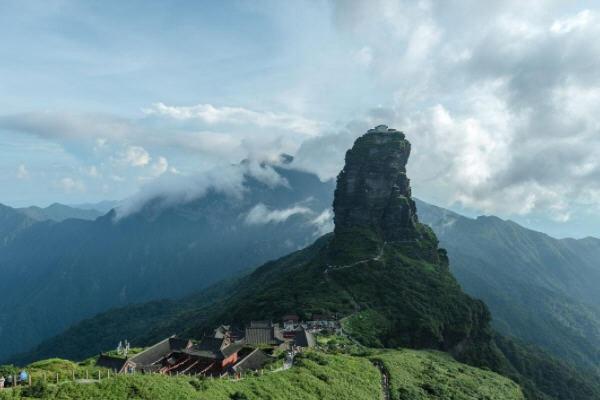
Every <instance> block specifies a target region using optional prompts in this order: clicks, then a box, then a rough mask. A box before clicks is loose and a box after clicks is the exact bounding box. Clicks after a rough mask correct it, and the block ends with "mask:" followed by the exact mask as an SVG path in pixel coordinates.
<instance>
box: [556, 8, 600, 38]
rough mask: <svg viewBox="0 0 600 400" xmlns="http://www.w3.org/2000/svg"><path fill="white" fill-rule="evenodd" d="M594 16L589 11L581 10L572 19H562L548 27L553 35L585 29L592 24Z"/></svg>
mask: <svg viewBox="0 0 600 400" xmlns="http://www.w3.org/2000/svg"><path fill="white" fill-rule="evenodd" d="M595 19H596V15H595V14H594V13H592V12H591V11H590V10H583V11H580V12H579V13H577V14H576V15H574V16H572V17H567V18H562V19H558V20H556V21H554V22H553V23H552V26H551V27H550V31H552V32H554V33H560V34H564V33H569V32H571V31H573V30H576V29H582V28H585V27H586V26H587V25H589V24H591V23H594V21H595Z"/></svg>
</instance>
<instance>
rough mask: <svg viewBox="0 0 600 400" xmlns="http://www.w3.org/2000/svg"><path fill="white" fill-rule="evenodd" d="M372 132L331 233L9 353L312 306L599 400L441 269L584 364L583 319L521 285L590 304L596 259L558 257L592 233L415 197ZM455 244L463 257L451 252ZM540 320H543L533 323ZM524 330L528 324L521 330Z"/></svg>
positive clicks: (137, 337) (392, 145)
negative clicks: (548, 230)
mask: <svg viewBox="0 0 600 400" xmlns="http://www.w3.org/2000/svg"><path fill="white" fill-rule="evenodd" d="M380 128H381V127H378V128H376V129H375V130H371V131H369V133H368V134H366V135H365V136H363V137H361V138H359V139H358V140H357V142H356V143H355V146H354V147H353V149H352V150H351V151H349V152H348V153H347V155H346V166H345V168H344V170H343V171H342V172H341V173H340V175H339V177H338V180H337V189H336V191H335V200H334V203H333V204H334V220H335V230H334V232H333V233H331V234H327V235H324V236H322V237H321V238H319V239H318V240H317V241H316V242H315V243H314V244H312V245H310V246H308V247H306V248H304V249H302V250H300V251H296V252H292V253H290V254H289V255H287V256H285V257H283V258H280V259H278V260H275V261H270V262H268V263H266V264H264V265H262V266H261V267H259V268H257V269H256V270H254V271H248V272H247V273H243V274H239V273H238V276H237V277H236V278H234V279H229V280H224V281H221V282H220V283H219V284H217V285H213V286H211V287H209V288H208V289H205V290H200V291H197V292H196V293H195V294H193V295H191V296H188V297H185V298H183V299H182V300H177V301H155V302H150V303H146V304H141V305H134V306H128V307H124V308H120V309H114V310H111V311H108V312H106V313H103V314H100V315H98V316H96V317H94V318H91V319H88V320H85V321H83V322H81V323H79V324H76V325H74V326H73V327H71V328H70V329H68V330H67V331H66V332H65V333H63V334H62V335H60V336H56V337H55V338H52V339H50V340H47V341H45V342H44V343H42V344H41V345H40V346H38V347H37V348H35V349H34V350H33V351H32V352H30V353H28V354H24V355H22V356H20V357H18V358H15V360H16V361H28V360H30V359H31V358H46V357H50V356H63V357H64V356H66V357H73V358H83V357H86V356H89V355H92V354H93V353H95V352H97V351H100V350H106V349H107V348H110V346H111V343H113V345H114V343H116V342H117V341H118V340H120V339H122V338H125V337H126V338H128V339H130V340H131V341H132V342H133V343H134V344H135V345H148V344H150V343H152V342H153V341H155V340H156V339H158V338H162V337H164V336H166V335H170V334H171V333H173V332H179V333H181V334H182V335H185V336H187V335H189V336H192V337H201V336H202V334H203V333H204V332H206V331H208V330H210V329H211V328H212V327H214V326H216V325H217V324H221V323H232V324H243V323H245V322H247V321H249V320H251V319H263V318H268V319H269V318H270V319H274V320H278V319H280V318H281V317H282V316H283V315H284V314H287V313H290V312H292V313H296V314H298V315H300V316H301V317H303V318H308V317H309V316H310V315H311V314H313V313H320V314H330V315H334V314H335V315H338V316H341V317H344V319H343V322H342V324H343V326H344V329H345V331H346V332H347V333H349V334H350V335H351V336H352V337H353V338H355V339H357V340H359V341H361V342H362V343H363V344H365V345H367V346H369V347H398V346H401V347H412V348H417V349H420V348H428V349H437V350H442V351H446V352H449V353H450V354H452V355H453V356H455V357H456V358H458V359H459V360H462V361H464V362H466V363H469V364H471V365H474V366H477V367H483V368H488V369H491V370H494V371H496V372H499V373H501V374H503V375H505V376H508V377H510V378H512V379H513V380H515V381H516V382H518V383H519V384H520V385H521V387H522V388H523V390H524V392H525V394H526V397H527V399H546V400H547V399H556V400H559V399H580V400H583V399H590V400H592V399H597V398H599V397H600V386H599V385H598V384H597V382H596V381H597V376H598V375H596V376H594V373H595V372H596V371H594V370H593V369H591V368H585V367H584V368H581V369H580V370H579V371H576V370H575V369H573V368H572V367H570V366H568V365H567V364H565V363H563V362H561V361H557V360H556V359H554V358H552V357H550V356H548V355H547V354H546V353H544V352H543V351H540V350H538V349H537V348H536V347H532V346H529V345H526V344H522V343H520V341H515V340H513V339H510V338H507V337H505V336H502V335H498V334H496V333H495V332H494V331H493V330H492V329H491V326H490V318H491V316H490V313H489V311H488V308H487V306H486V305H485V304H484V303H483V302H481V301H479V300H476V299H473V298H472V297H470V296H468V295H467V294H465V293H464V292H463V291H462V288H461V287H460V286H459V285H458V283H457V281H456V280H455V278H454V277H453V275H452V273H451V269H449V264H450V265H451V266H452V267H451V268H452V271H456V274H457V275H460V276H462V282H463V284H464V287H465V288H470V291H479V293H480V296H481V297H482V298H484V299H487V298H489V299H491V300H492V303H493V304H494V306H493V307H492V315H494V313H495V312H496V311H495V310H498V317H497V318H496V326H498V327H499V328H500V329H502V330H503V332H505V333H508V334H514V335H517V336H519V337H520V338H521V339H522V340H523V341H529V342H530V343H538V344H541V345H543V346H545V347H546V349H547V350H551V351H554V353H555V354H557V355H560V356H562V357H563V358H564V359H567V360H570V361H574V362H576V363H578V364H579V366H585V365H588V366H589V365H592V364H591V363H592V362H593V359H584V358H581V357H579V356H580V353H579V350H580V349H581V348H579V347H577V346H576V343H575V340H576V337H575V334H576V333H577V332H579V331H580V330H581V329H583V328H584V325H583V324H584V322H585V321H583V320H581V321H572V322H571V324H569V323H568V321H567V322H565V320H566V319H567V318H568V316H565V315H562V314H561V313H562V312H567V311H568V310H566V309H560V308H558V307H557V306H556V305H552V304H550V303H551V301H552V298H551V297H540V298H539V299H535V300H536V301H538V300H539V304H537V303H536V302H535V301H534V300H529V302H524V300H523V299H527V298H528V297H529V293H528V292H529V291H531V293H533V294H534V295H535V294H536V293H537V292H538V291H540V292H543V291H544V290H547V291H549V292H552V293H555V294H558V293H563V295H564V296H568V295H571V296H572V295H573V294H575V293H577V294H578V296H579V297H577V299H578V300H572V307H587V306H584V305H583V304H585V303H584V300H585V301H589V300H592V299H593V294H592V292H591V291H590V290H589V288H590V285H592V283H591V282H587V283H584V282H583V281H582V278H583V276H584V275H585V274H587V275H589V279H590V280H594V279H596V278H597V276H596V275H595V269H594V266H593V262H591V263H589V264H586V265H582V266H579V264H577V265H575V263H578V261H577V260H574V261H573V263H571V264H568V263H564V260H563V258H569V257H571V256H572V255H571V254H570V253H569V252H578V251H579V246H580V245H583V246H589V245H590V243H592V244H594V245H595V244H596V242H594V241H592V242H590V241H589V240H583V241H569V240H567V241H557V240H555V239H551V238H549V237H547V236H545V235H543V234H540V233H537V232H532V231H529V230H527V229H525V228H522V227H520V226H518V225H516V224H514V223H512V222H510V221H502V220H500V219H498V218H495V217H481V218H478V219H476V220H473V219H469V218H465V217H462V216H460V215H457V214H454V213H452V212H449V211H447V210H443V209H440V208H437V207H434V206H431V205H427V204H425V203H422V202H418V203H417V204H416V206H415V203H414V202H413V200H412V198H411V194H410V186H409V182H408V179H407V178H406V175H405V171H404V165H405V163H406V160H407V158H408V154H409V152H410V144H409V143H408V142H407V141H405V140H404V136H403V135H401V134H400V133H398V132H396V131H392V130H389V131H388V130H387V127H385V130H382V129H380ZM213 207H214V204H213ZM417 209H418V210H419V214H420V215H422V217H421V219H420V220H421V221H427V220H429V221H431V224H432V225H433V226H434V227H436V229H438V230H439V231H440V232H442V243H443V244H445V245H447V247H448V249H449V250H450V254H449V259H448V257H447V253H446V251H445V250H443V249H440V248H439V247H438V241H437V238H436V235H435V234H434V233H433V231H432V230H431V229H430V228H429V227H427V226H425V225H423V224H422V223H420V222H419V219H418V218H417ZM467 241H468V242H471V243H470V245H469V246H470V247H468V246H466V245H465V244H464V243H463V242H467ZM454 246H457V247H458V250H460V251H465V252H466V253H468V256H469V257H471V258H468V257H466V256H462V257H461V253H460V251H458V250H455V247H454ZM594 248H595V246H590V249H588V250H589V252H588V253H585V255H584V254H583V251H582V253H581V254H579V256H580V257H581V260H580V262H582V261H583V260H585V259H587V258H589V260H590V261H592V260H593V254H594V253H593V251H594V250H593V249H594ZM454 252H456V254H454ZM559 254H562V257H559ZM557 257H558V258H557ZM455 258H456V260H455ZM449 260H450V261H449ZM556 260H559V261H561V260H562V261H563V262H562V263H561V262H558V261H556ZM490 264H493V265H490ZM571 269H575V270H577V271H572V270H571ZM230 275H232V274H231V273H230ZM515 275H517V276H515ZM494 300H495V302H494ZM503 306H504V307H506V308H507V310H503V308H502V307H503ZM553 306H554V312H552V310H553V309H552V307H553ZM523 307H525V308H527V307H532V309H531V310H529V309H527V310H523V309H522V308H523ZM534 307H539V310H536V309H535V308H534ZM589 307H593V304H591V303H590V304H589ZM502 311H505V313H502ZM581 315H583V314H581ZM534 316H535V317H536V318H537V319H536V318H533V317H534ZM545 318H546V319H548V321H546V322H547V323H548V325H544V324H542V323H541V321H542V320H543V319H545ZM575 322H577V323H579V324H581V325H580V326H579V328H578V327H577V326H575ZM561 323H563V326H568V327H569V328H571V330H565V332H567V333H568V335H566V336H565V338H566V339H565V341H564V342H563V339H562V338H561V337H559V338H554V337H553V336H552V331H551V330H546V329H547V328H550V327H554V326H560V324H561ZM504 325H506V326H504ZM526 327H530V329H532V330H537V333H536V331H533V333H531V332H529V334H530V336H526V333H527V332H525V330H526V329H525V328H526ZM509 328H510V329H513V330H507V329H509ZM521 328H522V329H523V330H521ZM590 338H591V336H590ZM548 339H549V340H554V341H555V342H556V343H560V344H561V345H562V347H561V348H560V349H552V348H550V346H548V344H547V343H545V342H544V340H548ZM432 368H434V367H433V366H432ZM542 372H543V373H542Z"/></svg>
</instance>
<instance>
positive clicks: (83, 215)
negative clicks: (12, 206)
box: [17, 203, 108, 222]
mask: <svg viewBox="0 0 600 400" xmlns="http://www.w3.org/2000/svg"><path fill="white" fill-rule="evenodd" d="M17 211H19V212H21V213H23V214H25V215H26V216H27V217H29V218H31V219H33V220H36V221H47V220H50V221H56V222H62V221H64V220H67V219H84V220H89V221H92V220H95V219H96V218H98V217H100V216H102V215H104V214H106V212H107V211H108V210H106V211H104V212H102V211H100V210H98V209H96V208H78V207H72V206H65V205H63V204H59V203H54V204H51V205H49V206H48V207H45V208H41V207H36V206H32V207H25V208H17Z"/></svg>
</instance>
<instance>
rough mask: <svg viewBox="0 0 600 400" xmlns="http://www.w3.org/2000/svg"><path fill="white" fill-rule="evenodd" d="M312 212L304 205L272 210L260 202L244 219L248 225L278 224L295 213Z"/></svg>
mask: <svg viewBox="0 0 600 400" xmlns="http://www.w3.org/2000/svg"><path fill="white" fill-rule="evenodd" d="M311 212H312V211H311V210H310V209H309V208H307V207H302V206H294V207H290V208H285V209H282V210H271V209H269V208H268V207H267V206H266V205H264V204H262V203H258V204H257V205H255V206H254V207H252V209H251V210H250V211H249V212H248V214H247V215H246V218H245V219H244V221H245V222H246V224H248V225H264V224H270V223H275V224H278V223H281V222H285V221H287V220H288V218H290V217H292V216H294V215H299V214H310V213H311Z"/></svg>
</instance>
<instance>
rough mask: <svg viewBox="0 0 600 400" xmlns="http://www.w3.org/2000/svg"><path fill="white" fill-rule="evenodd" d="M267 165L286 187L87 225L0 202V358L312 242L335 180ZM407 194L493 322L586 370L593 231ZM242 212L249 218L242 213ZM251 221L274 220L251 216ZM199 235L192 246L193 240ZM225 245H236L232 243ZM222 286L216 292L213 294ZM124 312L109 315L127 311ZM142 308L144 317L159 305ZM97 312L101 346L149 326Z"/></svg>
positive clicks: (593, 321)
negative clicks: (537, 224)
mask: <svg viewBox="0 0 600 400" xmlns="http://www.w3.org/2000/svg"><path fill="white" fill-rule="evenodd" d="M277 171H278V172H279V173H280V174H282V175H283V176H285V177H286V179H287V181H288V183H289V185H288V187H278V188H270V187H268V185H264V184H261V183H260V182H258V181H255V180H252V179H251V178H250V179H249V180H248V181H247V182H246V187H247V188H248V191H247V192H246V194H245V196H244V199H243V200H236V201H232V199H229V200H228V201H226V202H223V201H221V200H222V197H220V196H222V195H219V194H216V193H213V194H210V195H208V196H207V197H206V198H203V199H200V200H198V201H196V202H194V203H190V204H187V205H179V206H177V207H174V208H172V209H168V210H161V211H160V212H158V211H157V210H153V209H152V207H151V205H148V206H147V207H146V208H145V209H143V210H142V211H141V212H140V213H138V214H134V215H131V216H130V217H128V218H126V219H124V220H122V221H119V222H118V223H116V224H115V223H114V222H113V218H114V215H112V214H109V215H107V216H104V217H102V218H100V219H99V220H97V221H82V220H69V221H64V222H62V223H57V222H54V221H51V220H50V218H46V220H45V221H42V222H40V221H38V220H36V219H34V218H32V217H31V216H29V215H27V213H24V212H23V211H22V210H15V209H11V208H9V207H2V206H0V243H2V245H1V246H0V269H2V275H3V277H5V278H8V277H12V278H11V279H3V280H2V282H0V287H1V288H2V290H3V293H6V297H4V296H3V303H2V304H0V309H1V312H0V338H2V341H1V342H0V343H6V344H7V345H6V347H4V346H3V345H0V360H1V359H2V358H4V359H6V358H7V357H9V356H10V355H11V354H15V353H16V352H22V351H25V350H28V349H30V348H32V347H33V346H34V345H36V344H37V343H40V342H41V341H42V340H44V339H45V338H49V337H50V336H52V335H54V334H58V333H60V332H61V331H63V330H64V329H65V328H67V327H68V326H69V325H71V324H73V323H76V322H78V321H80V320H81V319H83V318H88V317H91V316H93V315H94V314H95V313H97V312H102V311H104V310H108V309H109V308H111V307H114V306H122V305H127V304H130V303H140V302H143V301H146V300H153V299H160V298H172V299H174V298H178V297H181V296H185V295H186V294H189V293H192V292H194V291H197V290H198V289H201V288H203V287H206V286H207V285H209V284H211V283H213V282H216V281H218V280H219V279H221V278H226V277H228V276H232V275H235V274H239V273H241V272H243V271H244V270H245V269H247V268H248V271H250V269H249V268H251V267H252V266H256V265H259V264H260V263H261V262H264V261H267V260H268V259H271V258H276V257H278V256H281V255H283V254H285V253H286V252H289V251H290V250H294V249H297V248H300V247H302V246H304V245H306V244H308V243H310V242H311V241H312V240H313V239H314V238H315V237H316V232H317V230H318V229H317V225H315V224H316V223H317V222H316V221H315V220H317V217H319V216H321V218H320V219H319V221H320V223H323V224H325V225H326V223H327V220H328V218H329V217H331V215H329V216H328V215H327V213H325V214H323V215H321V214H322V213H323V211H325V210H328V209H329V206H330V204H331V200H332V198H333V188H334V186H333V183H332V182H326V183H322V182H320V181H319V180H318V179H317V178H316V177H315V176H313V175H311V174H308V173H304V172H300V171H294V170H290V169H278V170H277ZM223 204H226V206H223ZM416 204H417V209H418V213H419V218H420V221H422V222H424V223H426V224H428V225H430V226H431V227H432V228H433V230H434V232H435V233H436V235H437V236H438V239H439V240H440V243H441V247H443V248H445V249H447V251H448V255H449V258H450V260H451V262H450V268H451V271H452V273H453V274H454V275H455V276H456V278H457V279H458V281H459V282H460V284H461V286H462V287H463V288H464V289H465V291H466V292H467V293H469V294H470V295H472V296H474V297H476V298H480V299H482V300H484V301H485V303H486V304H487V305H488V306H489V308H490V310H491V312H492V318H493V319H492V324H493V326H494V328H495V329H497V330H498V331H499V332H501V333H503V334H505V335H509V336H514V337H517V338H519V339H521V340H523V341H524V342H526V343H533V344H535V345H538V346H540V347H541V348H543V349H545V350H546V351H549V352H550V353H552V354H554V355H555V356H557V357H560V358H562V359H565V360H568V361H570V362H572V363H574V364H575V365H578V366H580V367H583V368H585V369H586V370H590V371H593V370H596V369H597V366H598V365H599V363H598V362H599V361H600V351H599V349H600V294H599V292H598V291H597V290H596V288H597V287H598V285H600V263H599V262H598V261H597V260H599V259H600V258H599V256H600V240H598V239H594V238H587V239H580V240H574V239H561V240H559V239H554V238H551V237H549V236H548V235H545V234H543V233H540V232H535V231H532V230H529V229H526V228H524V227H522V226H519V225H518V224H516V223H514V222H511V221H504V220H501V219H499V218H496V217H479V218H476V219H473V218H467V217H464V216H461V215H459V214H457V213H454V212H452V211H449V210H445V209H443V208H439V207H436V206H433V205H430V204H427V203H425V202H422V201H419V200H416ZM261 205H262V206H261ZM257 206H258V207H257ZM294 207H296V211H297V213H296V214H294V213H293V212H292V214H290V215H289V216H288V218H286V219H285V221H280V222H275V221H276V218H275V216H276V215H279V217H280V218H283V217H282V216H285V215H286V214H285V212H283V213H279V214H277V212H276V211H277V210H279V211H284V210H288V212H289V210H293V209H294ZM305 208H306V209H309V210H311V211H306V210H305ZM71 209H73V207H71ZM252 210H254V211H255V212H254V213H253V215H254V216H255V217H256V218H257V221H256V222H257V223H255V224H254V225H251V224H248V222H247V220H248V215H249V214H250V212H251V211H252ZM63 215H64V214H63ZM74 215H75V214H71V216H70V217H68V218H73V216H74ZM259 217H262V218H263V219H265V218H266V219H265V221H266V220H269V217H270V218H271V219H270V222H267V223H263V224H260V223H258V219H260V218H259ZM274 218H275V219H274ZM319 229H320V228H319ZM326 230H327V227H326V226H325V228H324V230H323V231H326ZM190 237H192V238H196V240H192V241H190ZM281 238H284V240H281ZM178 239H179V240H178ZM286 241H287V243H283V242H286ZM193 242H194V243H197V244H196V245H194V244H193ZM198 243H203V246H201V249H198V248H197V246H198ZM235 243H237V244H239V245H238V246H232V244H235ZM32 249H33V250H35V251H31V250H32ZM219 249H221V250H219ZM209 250H210V251H209ZM161 265H165V267H161ZM215 265H218V266H219V267H221V266H222V267H227V268H214V266H215ZM211 269H217V271H212V272H211ZM104 272H106V273H104ZM182 277H185V279H183V278H182ZM31 293H36V294H35V295H32V294H31ZM219 295H220V294H219V293H216V292H213V293H212V294H211V298H213V299H214V298H218V297H219ZM80 296H81V299H82V301H79V297H80ZM198 296H200V297H201V298H203V302H204V301H206V299H205V298H204V297H203V296H204V294H203V293H199V294H198V295H195V296H192V297H188V298H187V299H186V300H185V301H184V303H186V304H188V305H190V307H189V308H190V309H197V307H195V306H191V304H198V303H197V299H198ZM154 307H156V308H158V309H160V310H164V309H168V312H167V314H172V313H173V312H174V311H173V310H171V309H170V307H174V308H175V309H177V310H179V311H181V310H187V309H188V308H186V306H182V303H172V302H160V303H157V304H156V305H155V306H154ZM143 309H144V310H147V309H145V308H143ZM65 311H66V312H65ZM138 311H139V310H138ZM132 312H133V311H130V310H129V309H128V310H127V311H119V312H118V313H120V315H121V316H123V317H124V316H127V315H130V314H129V313H132ZM140 312H141V311H140ZM144 312H146V311H144ZM147 314H148V318H150V315H154V316H156V315H159V314H160V313H156V312H147ZM99 318H100V319H92V320H90V321H89V322H86V323H87V324H90V323H91V324H92V325H95V324H98V321H100V320H103V321H104V323H103V324H106V325H107V327H111V329H113V331H112V332H111V333H107V332H105V331H103V329H102V327H98V326H97V325H95V328H94V332H96V334H90V333H86V337H87V339H89V340H90V341H96V342H97V343H98V345H99V346H101V345H102V346H106V344H109V343H111V345H112V342H114V341H118V340H120V339H123V338H124V336H127V337H129V338H135V337H141V336H143V335H142V333H143V334H144V335H150V334H149V331H150V329H149V328H148V327H147V326H145V325H144V324H141V325H138V326H136V327H129V325H128V324H127V323H125V322H124V321H122V319H121V318H117V317H116V313H114V312H112V311H111V312H109V313H107V314H105V315H104V316H102V317H99ZM150 320H153V321H154V322H155V325H156V324H158V323H159V322H160V321H157V320H155V319H152V318H150ZM109 321H112V322H109ZM116 321H119V323H116ZM162 322H164V320H162ZM86 323H84V324H82V325H75V326H74V327H73V329H71V330H69V331H67V332H66V333H65V335H62V336H58V337H56V338H54V339H51V340H49V341H47V342H44V343H43V344H42V345H41V347H40V348H38V349H37V351H36V354H38V355H41V356H44V357H46V356H51V355H55V354H58V355H63V356H71V357H81V356H84V355H89V354H90V352H92V353H94V352H96V351H97V349H98V348H97V347H96V346H94V345H92V346H88V347H86V348H85V350H82V349H81V347H77V349H75V347H76V346H69V345H68V344H66V343H65V341H67V340H70V341H73V340H74V339H73V337H74V336H77V335H81V334H82V332H83V331H86V329H84V326H86V325H85V324H86ZM159 325H160V324H159ZM87 326H88V327H89V326H90V325H87ZM131 329H133V330H134V331H135V329H137V331H135V332H132V331H131ZM88 330H89V329H88ZM161 333H162V332H161ZM88 335H91V336H88ZM150 336H151V335H150ZM67 348H71V350H65V349H67ZM99 348H100V349H102V347H99ZM82 351H83V352H82ZM29 357H31V354H30V355H29ZM26 358H27V357H25V358H22V359H26Z"/></svg>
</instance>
